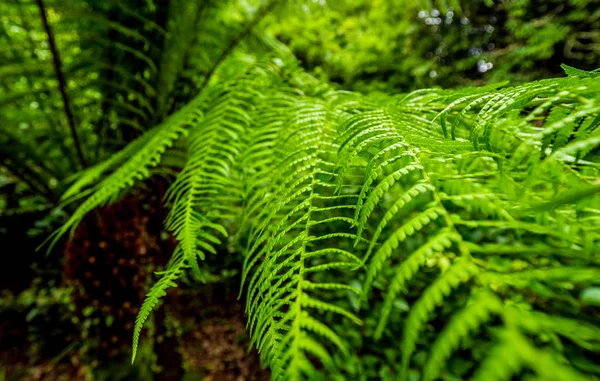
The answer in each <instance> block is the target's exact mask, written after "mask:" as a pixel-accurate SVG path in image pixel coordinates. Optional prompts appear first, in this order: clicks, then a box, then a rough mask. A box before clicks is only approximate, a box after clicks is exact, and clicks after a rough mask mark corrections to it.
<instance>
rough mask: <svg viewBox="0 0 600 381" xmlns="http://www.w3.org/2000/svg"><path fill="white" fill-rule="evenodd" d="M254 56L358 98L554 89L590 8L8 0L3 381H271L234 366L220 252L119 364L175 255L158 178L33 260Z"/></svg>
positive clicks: (3, 14) (2, 59)
mask: <svg viewBox="0 0 600 381" xmlns="http://www.w3.org/2000/svg"><path fill="white" fill-rule="evenodd" d="M42 14H43V15H44V16H45V18H46V22H45V23H44V17H42ZM45 24H46V25H45ZM46 26H47V27H48V28H49V30H48V29H47V28H46ZM51 40H53V41H52V42H51ZM52 45H54V47H53V46H52ZM265 55H276V56H278V57H283V59H285V57H289V59H290V60H294V59H295V58H294V57H296V58H297V59H298V61H299V64H300V66H301V67H303V68H304V69H305V70H307V71H308V72H310V73H312V74H314V75H315V76H316V77H317V78H320V79H322V80H324V81H331V82H332V83H333V84H334V85H335V86H339V87H340V88H343V89H349V90H356V91H360V92H365V93H374V94H376V93H378V92H385V93H403V92H408V91H410V90H414V89H418V88H424V87H436V86H439V87H444V88H452V87H462V86H472V85H482V84H487V83H492V82H496V81H504V80H508V81H510V82H511V83H515V84H516V83H521V82H524V81H530V80H535V79H540V78H546V77H552V76H559V75H561V73H562V70H561V69H560V64H561V63H567V64H569V65H571V66H574V67H577V68H581V69H595V68H597V67H598V66H600V2H599V1H598V0H569V1H558V0H548V1H537V0H505V1H491V0H490V1H483V2H482V1H474V0H470V1H451V2H437V1H436V2H429V1H422V2H415V1H408V0H388V1H386V0H329V1H326V0H302V1H271V2H266V1H263V2H261V1H258V0H224V1H221V0H204V1H197V2H196V1H194V2H192V1H186V0H138V1H134V0H128V1H125V0H45V1H43V2H42V1H40V0H35V1H34V0H5V1H2V2H0V247H1V250H2V255H3V263H2V265H1V266H0V380H2V381H4V380H17V379H31V380H54V379H56V380H59V379H65V380H66V379H68V380H76V379H81V380H84V379H98V380H102V379H107V380H118V379H127V380H135V379H139V380H150V379H180V378H183V379H189V380H194V379H202V378H203V377H204V378H205V379H217V378H218V379H220V380H223V381H225V380H229V379H231V380H234V379H236V380H238V379H268V373H267V372H266V371H264V370H261V369H260V367H259V365H258V359H257V357H256V355H255V354H252V355H246V346H247V337H246V333H245V330H244V323H243V322H244V320H243V314H242V311H241V310H240V309H239V308H238V307H237V305H236V304H234V303H233V300H235V297H236V293H237V284H236V280H235V279H236V275H237V272H238V271H239V268H240V264H241V259H240V258H237V257H236V256H235V255H232V253H233V252H235V247H233V246H232V245H224V247H223V248H222V250H223V251H224V252H225V253H227V254H230V255H218V256H216V257H214V258H213V257H211V258H209V260H208V261H207V266H208V268H209V269H210V270H211V271H212V272H213V277H212V278H211V280H210V281H209V282H208V283H207V284H205V285H197V284H195V283H194V282H192V281H191V280H189V282H187V283H185V282H184V283H185V287H183V288H182V290H178V291H177V292H173V293H172V294H170V295H169V300H168V302H167V305H169V306H170V307H168V308H165V309H163V310H161V311H162V312H160V313H159V314H158V315H157V317H156V324H155V325H154V328H153V329H152V332H151V334H150V335H148V336H150V337H152V338H153V339H150V338H149V339H147V340H145V342H144V343H145V344H144V345H143V346H142V348H141V349H140V351H141V355H140V356H139V357H140V358H139V359H138V361H136V363H135V365H133V366H130V365H129V362H128V358H129V355H130V342H131V329H132V327H131V323H132V322H133V319H134V318H135V314H136V313H137V310H138V309H139V306H140V304H141V301H142V299H143V296H144V293H145V292H146V288H147V285H148V284H149V283H151V282H152V281H153V280H154V279H153V276H152V273H153V271H156V270H158V269H160V268H161V267H162V266H164V265H165V263H166V261H167V260H168V258H169V255H170V253H171V251H172V248H173V242H172V238H171V237H170V236H169V235H168V234H167V233H166V232H165V231H164V230H163V227H162V221H163V219H164V217H165V212H164V210H163V209H162V205H161V202H160V200H161V199H162V196H163V195H164V191H165V182H168V179H169V178H170V177H169V176H170V175H172V173H169V171H167V170H164V169H163V170H162V172H159V173H155V174H154V175H155V176H153V177H152V179H151V180H148V181H146V182H145V183H144V186H142V187H137V188H136V191H135V192H133V195H130V196H127V197H124V198H121V199H120V200H119V201H118V203H116V204H114V205H112V206H110V207H107V208H105V209H104V210H102V211H99V212H96V213H91V214H90V215H89V216H88V217H86V219H85V220H84V222H83V224H82V225H81V226H80V227H79V228H78V229H77V230H76V231H75V232H74V235H73V239H72V240H71V241H70V242H69V243H67V242H66V240H63V241H61V242H59V244H58V245H56V246H55V247H54V249H53V251H52V252H50V253H49V255H44V252H43V251H36V248H37V247H38V246H39V245H40V244H42V242H43V241H44V240H45V239H46V238H47V237H48V235H49V234H50V233H51V232H52V231H54V230H55V229H56V228H57V227H58V226H60V224H61V223H63V222H64V220H65V218H67V217H68V216H69V213H70V212H71V210H70V209H69V208H66V209H57V208H56V207H57V206H59V205H60V203H61V202H60V201H59V199H60V195H61V194H62V193H63V191H64V190H65V189H66V188H67V187H68V185H69V184H70V183H71V182H72V179H73V175H74V174H76V173H77V172H79V171H80V170H81V169H83V168H86V167H90V166H92V165H94V164H96V163H99V162H100V161H102V160H104V159H107V158H113V157H114V158H115V160H116V161H117V162H118V160H119V159H118V157H116V156H115V152H117V151H118V150H120V149H122V148H123V147H124V146H125V145H126V144H127V143H129V142H131V141H132V140H134V139H135V138H137V137H139V136H141V135H142V134H143V133H144V132H145V131H147V130H148V129H150V128H151V127H152V126H154V125H156V124H157V123H158V122H160V121H161V120H163V119H164V118H165V116H166V115H169V114H170V113H171V112H172V111H173V110H176V109H178V108H179V107H180V106H181V105H183V104H186V103H187V102H188V101H189V100H190V99H191V98H192V97H193V96H195V95H196V94H197V93H198V92H200V91H202V90H203V89H204V88H205V87H206V86H208V83H209V82H210V81H212V82H219V81H221V80H224V79H228V78H231V77H232V76H234V75H236V74H239V73H237V72H235V70H237V68H239V67H240V66H239V65H233V64H230V63H231V62H236V63H244V64H247V65H249V64H251V63H254V62H256V61H257V60H258V57H262V56H265ZM58 73H61V74H60V75H59V74H58ZM168 160H172V161H173V163H179V162H181V160H182V158H181V157H177V156H173V157H169V158H168ZM174 167H176V165H174ZM76 196H77V195H76ZM506 266H514V264H513V263H511V264H508V265H506ZM375 286H376V287H378V285H375ZM380 287H384V285H380ZM207 295H208V296H207ZM460 297H461V296H460V295H459V296H457V298H460ZM358 304H359V301H357V300H353V299H352V297H350V296H349V298H348V306H349V308H350V309H355V308H358V307H357V306H358ZM395 308H398V309H399V310H401V311H405V310H406V308H407V306H406V305H404V304H403V303H402V302H399V303H398V305H397V306H395ZM340 324H341V323H340ZM374 324H375V321H374V320H373V321H367V323H366V326H367V329H373V325H374ZM385 340H388V341H389V340H393V338H392V337H387V338H385ZM355 341H356V342H355V343H353V344H354V345H355V346H356V347H357V348H362V349H361V350H362V351H363V355H362V357H361V361H358V359H357V361H356V362H353V363H348V364H346V366H347V367H348V369H350V368H352V369H350V371H351V372H352V373H359V374H364V375H366V377H369V378H384V379H385V378H386V377H391V376H390V374H391V372H392V370H391V369H392V367H393V365H392V364H395V363H397V362H398V352H397V351H393V350H390V349H385V348H387V347H386V346H385V345H378V346H375V345H373V343H369V342H362V339H361V337H360V335H359V334H358V333H357V336H356V338H355ZM482 348H483V347H482ZM215 353H217V354H219V355H218V356H217V355H215ZM209 354H212V355H209ZM382 359H384V363H385V364H387V365H384V366H381V361H382ZM582 361H583V360H582ZM455 366H456V369H457V374H460V371H461V369H462V368H466V367H468V366H470V365H469V364H466V365H465V364H460V363H457V364H455ZM587 366H589V367H591V368H594V369H596V372H597V368H598V365H597V364H587ZM461 367H462V368H461ZM358 368H360V369H358Z"/></svg>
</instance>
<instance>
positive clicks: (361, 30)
mask: <svg viewBox="0 0 600 381" xmlns="http://www.w3.org/2000/svg"><path fill="white" fill-rule="evenodd" d="M457 3H458V4H457ZM288 7H289V8H292V9H293V11H286V12H285V13H283V12H282V13H283V14H278V15H277V18H275V17H273V18H272V19H271V21H272V22H271V23H270V25H269V31H271V32H272V33H274V34H275V35H276V36H278V38H280V39H281V40H282V41H284V42H286V43H287V44H289V46H290V48H291V49H292V51H293V52H294V53H295V54H296V55H297V56H298V57H299V58H300V59H301V61H302V63H303V66H304V67H306V68H307V69H309V70H312V71H315V73H317V74H318V75H320V76H322V77H324V78H326V79H329V80H332V81H335V82H339V83H342V84H343V86H344V87H346V88H352V89H355V90H359V91H363V92H371V91H375V90H379V91H386V92H398V91H399V89H418V88H423V87H431V86H436V85H437V86H443V87H450V86H460V85H465V84H466V83H474V84H479V83H482V82H485V83H492V82H497V81H502V80H505V79H507V78H510V79H511V81H513V82H525V81H531V80H537V79H541V78H547V77H551V76H557V75H560V73H561V70H560V64H561V63H563V62H566V63H568V64H570V65H571V66H575V67H579V68H587V69H594V68H595V67H596V66H597V64H598V59H599V57H600V52H599V51H598V45H597V43H596V44H594V41H596V42H597V41H598V39H599V38H600V36H599V35H598V33H597V30H598V28H599V27H600V24H599V23H600V17H599V16H600V13H599V12H600V10H599V8H598V4H597V2H596V1H578V0H575V1H543V2H534V1H522V0H519V1H472V2H464V1H463V2H433V3H432V2H418V1H404V0H393V1H383V0H375V1H373V0H367V1H365V0H352V1H313V2H308V3H303V2H290V3H289V4H288ZM281 18H283V19H284V20H285V22H280V20H281ZM595 65H596V66H595Z"/></svg>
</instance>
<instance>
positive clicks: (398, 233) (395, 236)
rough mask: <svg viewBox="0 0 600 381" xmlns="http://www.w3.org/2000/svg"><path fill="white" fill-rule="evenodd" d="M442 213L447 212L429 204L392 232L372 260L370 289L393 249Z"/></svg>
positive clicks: (367, 282)
mask: <svg viewBox="0 0 600 381" xmlns="http://www.w3.org/2000/svg"><path fill="white" fill-rule="evenodd" d="M442 213H445V210H444V209H441V208H440V207H439V206H437V205H429V208H428V209H426V210H424V211H423V212H421V213H419V214H417V215H416V216H411V217H410V219H409V220H408V221H406V222H405V223H404V224H403V225H401V226H400V227H399V228H397V229H395V230H394V231H393V232H392V233H390V235H389V237H388V238H387V239H386V241H385V242H384V243H383V244H382V245H381V247H379V249H378V250H377V252H375V254H374V255H373V258H372V259H371V261H370V264H369V271H368V273H367V277H366V280H365V285H366V288H367V289H368V288H369V287H370V284H371V283H372V281H373V280H374V278H375V276H376V275H377V273H378V272H379V271H380V270H381V268H382V267H383V265H384V263H385V262H386V261H387V260H388V259H389V258H390V257H391V255H392V253H393V251H394V250H396V249H397V248H398V246H399V244H400V242H403V241H404V240H405V239H406V238H407V237H409V236H412V235H413V234H415V233H417V232H418V231H419V230H421V229H423V227H425V226H426V225H427V224H429V223H430V222H431V221H434V220H435V219H437V218H438V216H439V215H441V214H442ZM371 245H374V244H373V241H372V242H371ZM368 253H369V252H367V254H368ZM367 259H368V258H367V257H366V256H365V258H364V259H363V262H364V263H366V261H367Z"/></svg>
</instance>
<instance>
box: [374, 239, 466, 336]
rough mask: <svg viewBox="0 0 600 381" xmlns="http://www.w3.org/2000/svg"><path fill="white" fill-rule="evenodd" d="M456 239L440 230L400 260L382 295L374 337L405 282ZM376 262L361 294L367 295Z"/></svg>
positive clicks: (380, 329)
mask: <svg viewBox="0 0 600 381" xmlns="http://www.w3.org/2000/svg"><path fill="white" fill-rule="evenodd" d="M456 241H457V235H456V234H455V233H452V232H451V231H449V230H448V229H444V230H442V231H440V232H439V233H438V234H437V235H436V236H434V237H432V238H430V239H429V241H428V242H427V243H425V244H424V245H423V246H421V247H419V248H418V249H417V250H415V251H414V252H412V253H411V254H409V256H408V257H407V258H406V259H405V260H403V261H402V263H401V264H400V266H399V267H398V269H397V270H396V273H395V275H394V277H393V279H392V280H391V281H390V284H389V286H388V289H387V293H386V295H385V297H384V304H383V308H382V309H381V314H380V316H379V319H378V321H377V326H376V328H375V333H374V335H373V336H374V338H375V339H376V340H378V339H380V338H381V336H382V335H383V332H384V330H385V327H386V325H387V322H388V319H389V316H390V314H391V312H392V307H393V305H394V302H395V301H396V298H397V296H398V294H399V293H401V292H402V291H404V290H405V288H406V283H407V282H408V281H410V280H411V279H412V278H413V277H414V275H415V274H416V273H417V271H418V270H419V269H420V268H421V267H422V266H423V265H424V264H425V262H426V261H427V259H430V258H432V257H433V256H435V255H439V254H442V253H443V252H444V250H446V249H449V248H450V247H451V246H452V244H453V243H454V242H456ZM376 266H377V265H376V264H371V265H370V266H369V269H368V273H367V279H366V280H365V282H364V287H363V288H364V290H363V294H364V295H365V296H367V295H368V293H369V292H370V289H371V287H372V284H373V280H374V279H375V276H376V273H375V271H379V270H380V269H381V268H379V269H378V268H377V267H376Z"/></svg>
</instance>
